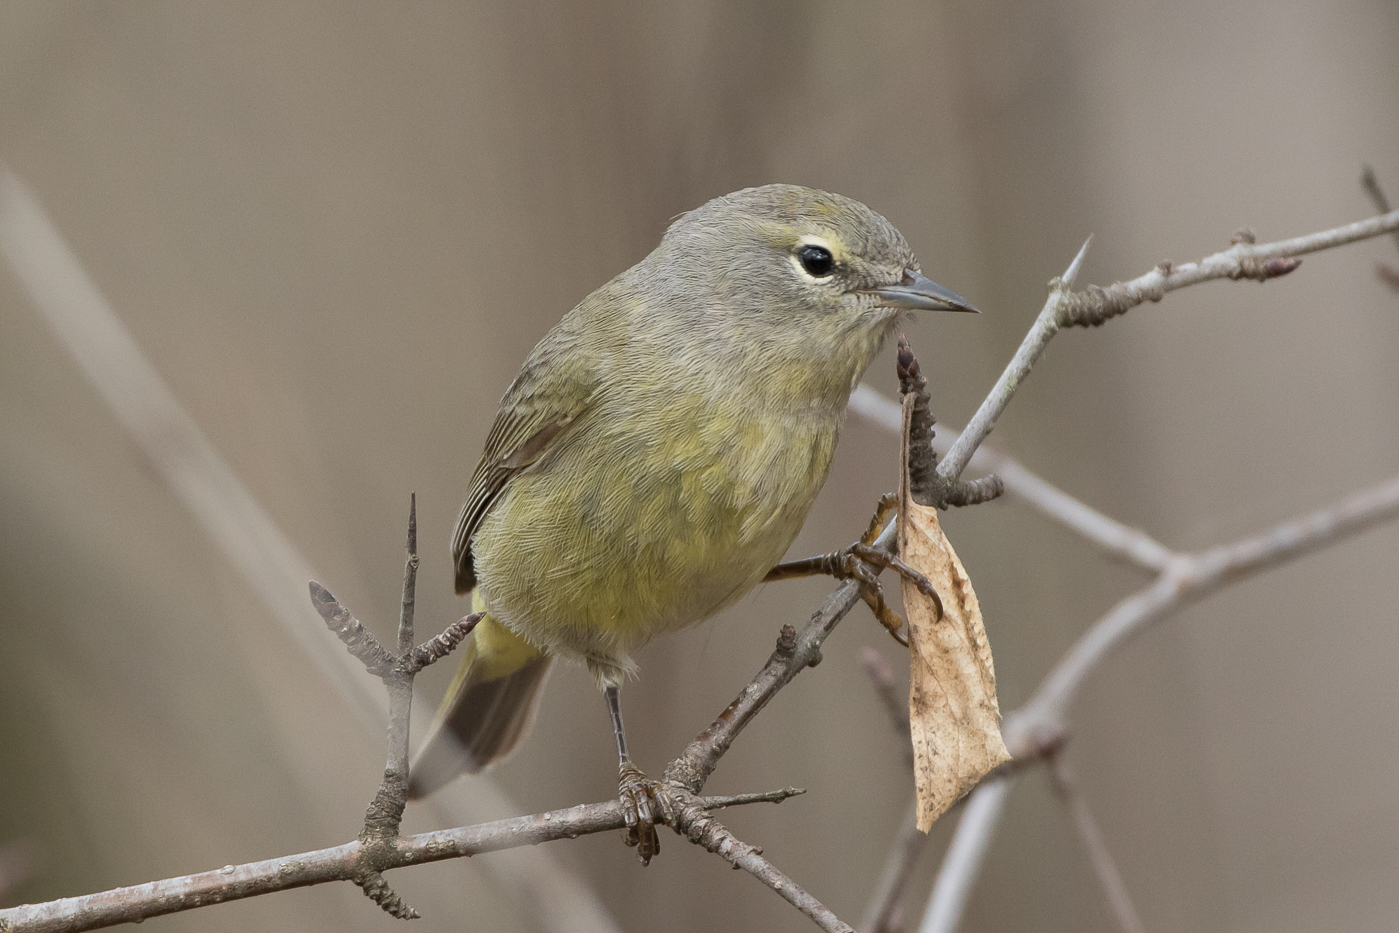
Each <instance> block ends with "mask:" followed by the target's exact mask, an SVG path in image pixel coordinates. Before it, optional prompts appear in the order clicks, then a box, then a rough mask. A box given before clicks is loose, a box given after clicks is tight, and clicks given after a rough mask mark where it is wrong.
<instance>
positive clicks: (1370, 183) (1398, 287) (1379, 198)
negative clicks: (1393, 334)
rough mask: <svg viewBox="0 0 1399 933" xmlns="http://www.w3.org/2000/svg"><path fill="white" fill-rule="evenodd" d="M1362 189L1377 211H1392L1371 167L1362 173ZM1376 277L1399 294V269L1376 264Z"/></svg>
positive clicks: (1398, 236)
mask: <svg viewBox="0 0 1399 933" xmlns="http://www.w3.org/2000/svg"><path fill="white" fill-rule="evenodd" d="M1360 187H1362V188H1364V189H1365V193H1366V194H1368V195H1369V196H1370V200H1371V201H1374V202H1375V209H1376V210H1378V211H1379V212H1380V213H1381V214H1388V213H1389V211H1390V206H1389V198H1386V197H1385V196H1384V189H1383V188H1381V187H1380V180H1379V179H1378V178H1376V177H1375V170H1374V169H1373V168H1371V167H1370V166H1368V165H1367V166H1365V168H1364V170H1363V171H1362V172H1361V173H1360ZM1393 235H1394V245H1395V246H1399V230H1396V231H1394V234H1393ZM1375 275H1376V276H1377V277H1378V278H1379V280H1380V281H1381V282H1383V283H1384V284H1386V285H1388V286H1389V287H1390V288H1392V289H1394V290H1395V291H1396V292H1399V268H1396V267H1394V266H1391V265H1389V264H1388V263H1385V262H1377V263H1375Z"/></svg>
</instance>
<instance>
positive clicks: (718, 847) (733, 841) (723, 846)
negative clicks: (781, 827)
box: [671, 788, 855, 933]
mask: <svg viewBox="0 0 1399 933" xmlns="http://www.w3.org/2000/svg"><path fill="white" fill-rule="evenodd" d="M671 795H672V798H673V799H674V800H675V803H676V804H677V808H676V815H675V820H674V821H673V824H672V825H673V828H674V829H675V831H676V832H677V833H679V834H680V835H682V836H684V837H685V838H686V839H688V840H690V841H691V842H693V843H694V844H695V845H697V846H700V847H701V848H703V849H705V850H707V851H709V852H713V853H714V854H715V855H717V856H719V857H720V858H722V859H724V860H725V861H726V862H728V863H729V864H730V865H732V866H733V867H734V868H741V869H743V870H744V871H746V872H748V873H749V874H750V875H752V876H753V877H755V878H757V879H758V880H759V881H761V882H762V883H763V884H765V885H767V886H768V887H769V888H771V889H772V890H774V891H776V892H777V893H778V894H779V895H781V896H782V898H783V899H784V900H786V901H787V902H788V903H789V904H791V905H792V906H793V907H795V908H797V909H798V910H800V911H801V912H802V913H804V914H806V915H807V916H808V917H809V918H811V920H812V922H814V923H815V924H816V925H817V926H818V927H820V928H821V929H823V930H826V931H827V933H855V931H854V930H853V929H852V928H851V927H850V926H849V925H848V924H846V923H843V922H841V920H840V918H838V917H837V916H836V915H835V914H833V913H831V911H830V910H829V909H828V908H827V907H826V906H825V905H824V904H822V903H821V902H820V901H818V900H817V899H816V898H814V897H812V896H811V895H810V894H809V893H807V891H806V890H805V889H804V888H802V887H801V886H800V885H799V884H797V883H796V882H795V881H793V880H792V879H791V878H789V877H787V876H786V875H785V874H783V873H782V872H781V871H780V870H779V869H778V868H777V867H776V866H775V865H773V864H772V863H771V862H769V861H768V860H767V859H765V858H763V850H762V849H760V848H758V847H757V846H752V845H749V844H748V843H746V842H743V841H741V840H739V839H737V838H735V837H734V834H733V833H731V832H729V830H728V829H727V828H726V827H725V826H724V825H723V824H722V823H720V822H719V821H718V820H716V819H714V817H712V816H710V815H709V813H708V811H707V809H706V808H705V807H704V806H703V805H702V801H701V799H700V798H699V797H696V796H695V795H694V794H691V793H690V792H689V791H687V790H685V789H683V788H672V789H671Z"/></svg>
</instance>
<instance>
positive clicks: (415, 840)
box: [0, 788, 801, 933]
mask: <svg viewBox="0 0 1399 933" xmlns="http://www.w3.org/2000/svg"><path fill="white" fill-rule="evenodd" d="M796 793H801V791H799V790H798V789H796V788H787V789H786V790H781V791H774V792H772V793H769V794H747V795H743V796H739V797H703V798H698V802H699V806H700V807H702V808H703V809H705V810H718V809H722V808H724V807H729V806H736V805H738V804H745V803H753V802H756V801H758V800H763V801H772V802H774V803H776V802H781V801H782V800H785V799H786V798H787V797H790V796H794V794H796ZM625 825H626V824H625V821H624V820H623V818H622V808H621V804H620V803H618V802H617V801H616V800H608V801H605V802H602V803H592V804H584V805H582V806H577V807H569V808H568V809H565V810H551V811H549V812H547V813H536V814H534V815H533V816H517V817H514V818H511V819H508V820H496V821H494V822H490V823H482V824H479V825H476V826H462V827H459V828H457V829H442V830H437V831H436V832H431V833H421V834H419V835H416V836H406V837H402V838H400V839H399V840H398V841H397V843H396V844H395V845H394V846H392V847H391V848H390V849H389V850H388V851H387V852H386V853H385V859H386V863H385V864H384V867H383V869H382V870H384V871H387V870H388V869H390V868H406V867H408V866H410V865H421V864H424V863H427V862H438V861H442V860H444V859H453V858H463V857H466V856H470V855H479V854H481V853H483V852H495V851H499V850H501V849H508V848H516V847H519V846H531V845H537V844H539V843H541V842H549V841H551V840H555V839H575V838H577V837H578V836H583V835H588V834H590V833H600V832H607V831H608V830H616V829H621V828H622V827H623V826H625ZM364 847H365V843H364V842H362V841H359V840H356V841H355V842H349V843H346V844H345V845H341V846H335V847H334V848H330V849H318V850H316V851H314V852H302V853H300V854H297V855H288V856H284V857H282V858H274V859H267V860H265V861H261V862H249V863H247V864H244V865H228V866H225V867H224V868H220V869H217V870H215V871H206V872H201V873H199V874H195V875H185V876H183V877H179V878H167V879H165V880H163V881H152V882H149V883H147V884H140V885H134V886H132V887H127V888H115V889H113V890H111V891H103V892H101V893H99V894H88V895H84V896H83V897H68V898H63V899H62V900H57V901H49V902H47V903H44V904H24V905H21V906H19V907H11V908H8V909H5V910H0V930H3V931H5V933H77V931H81V930H95V929H99V928H101V927H107V926H112V925H114V924H118V923H139V922H140V921H142V920H145V919H146V918H148V917H158V916H161V915H163V914H170V913H176V912H179V911H183V910H190V909H193V908H195V907H205V906H209V905H211V904H221V903H223V902H225V901H232V900H240V899H242V898H246V897H256V896H258V895H261V894H271V893H272V892H274V891H286V890H290V889H292V888H301V887H306V886H308V885H313V884H325V883H326V882H329V881H351V880H354V878H355V874H356V872H358V871H359V862H360V857H361V853H362V851H363V849H364Z"/></svg>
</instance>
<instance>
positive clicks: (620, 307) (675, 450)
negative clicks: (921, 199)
mask: <svg viewBox="0 0 1399 933" xmlns="http://www.w3.org/2000/svg"><path fill="white" fill-rule="evenodd" d="M917 272H918V264H917V261H916V260H915V259H914V257H913V254H912V252H911V251H910V250H909V248H908V244H907V243H906V242H905V241H904V238H903V236H902V235H901V234H900V233H899V232H898V230H896V229H895V228H894V227H893V225H892V224H890V223H889V222H888V221H887V220H885V219H884V218H883V217H881V216H880V215H878V214H876V213H875V212H874V211H872V210H870V209H869V208H867V207H865V206H864V205H863V204H860V203H859V202H856V201H852V200H849V199H848V198H843V197H840V196H838V195H833V194H827V193H825V192H822V191H815V190H812V189H809V188H800V187H795V186H790V185H769V186H766V187H762V188H751V189H748V190H745V191H739V192H736V193H734V194H731V195H727V196H725V197H722V198H717V199H715V200H713V201H710V202H709V203H707V204H705V205H703V206H702V207H699V208H697V209H695V210H693V211H690V212H689V213H687V214H684V215H682V216H681V217H679V218H678V219H677V220H676V221H675V222H674V223H672V224H671V226H670V228H669V230H668V231H667V232H666V234H665V236H664V238H663V239H662V240H661V243H660V245H659V246H658V247H657V248H656V250H655V251H654V252H652V253H651V254H650V255H649V256H647V257H646V258H645V259H643V260H642V261H641V262H640V263H638V264H637V265H636V266H634V267H632V268H631V269H629V270H627V271H626V272H623V273H622V274H621V275H619V276H617V277H616V278H615V279H613V280H612V281H611V282H608V283H607V284H606V285H604V286H603V287H601V288H599V289H598V290H597V291H595V292H593V293H592V294H591V295H589V296H588V297H587V298H585V299H584V300H583V301H582V303H581V304H579V305H578V306H577V307H576V308H574V309H573V310H572V311H570V312H569V313H568V314H567V315H566V316H565V317H564V318H563V320H562V321H560V322H559V324H558V325H557V326H555V327H554V329H553V330H551V331H550V332H549V333H548V334H547V335H546V336H545V337H544V339H543V340H541V341H540V342H539V345H538V346H536V347H535V348H534V351H533V352H532V353H531V354H530V355H529V358H528V359H527V360H526V361H525V363H524V366H523V367H522V369H521V371H520V374H519V376H518V377H517V378H516V379H515V381H514V383H513V384H512V385H511V386H510V388H509V390H508V391H507V392H506V393H505V397H504V398H503V399H502V401H501V405H500V411H499V413H498V414H497V416H496V420H495V424H494V426H493V427H492V429H491V432H490V435H489V437H488V438H487V440H486V448H485V452H484V453H483V454H482V456H481V460H480V462H479V463H478V464H477V467H476V472H475V474H474V476H473V479H472V482H471V487H470V492H469V498H468V501H467V503H466V505H465V507H464V508H463V510H462V514H461V518H460V521H459V524H458V527H457V531H456V535H455V537H454V539H453V542H452V550H453V555H454V557H455V559H456V568H457V589H458V592H466V591H468V590H474V603H475V608H477V609H484V610H485V611H487V612H488V617H487V618H486V619H485V620H484V621H483V622H482V623H481V624H480V625H479V626H478V628H477V630H476V633H475V635H474V636H473V639H474V643H473V644H472V645H471V646H469V650H468V652H467V654H466V656H465V659H464V660H463V662H462V670H461V672H460V673H459V674H458V677H457V679H456V681H455V682H454V684H453V686H452V689H451V690H450V691H449V693H448V696H447V698H446V700H445V701H444V704H443V707H442V709H441V711H440V712H439V715H438V723H437V728H436V729H435V730H434V734H433V736H432V737H431V738H430V739H429V741H428V744H427V746H426V747H425V750H424V752H423V753H422V754H421V755H420V756H419V759H418V761H417V762H416V763H415V764H414V766H413V783H414V790H415V792H416V793H419V794H421V793H427V792H429V791H431V790H432V789H434V788H435V787H437V786H439V785H440V784H442V783H445V782H446V781H447V780H450V779H451V778H452V777H454V776H455V775H456V774H457V773H460V772H461V771H477V770H480V769H481V768H483V767H484V766H485V765H487V764H489V763H490V762H491V761H492V760H494V759H496V758H499V757H501V756H502V755H504V754H505V753H507V752H508V751H509V750H510V748H511V747H512V746H513V745H514V744H515V742H516V741H517V740H518V739H519V737H520V735H521V734H522V732H523V731H524V729H525V727H526V726H527V725H528V720H529V718H530V716H531V715H532V712H533V708H534V705H535V703H536V702H537V699H538V696H539V687H540V684H541V683H542V681H543V678H544V674H545V672H546V671H547V668H548V665H549V659H550V658H551V657H554V656H562V657H566V658H574V659H578V660H582V661H583V662H585V663H586V664H587V666H588V668H589V670H590V671H591V672H592V674H593V676H594V677H595V678H596V680H597V682H598V684H599V686H600V687H603V686H617V685H620V684H621V682H622V681H623V680H624V679H625V677H626V675H627V674H628V673H629V672H631V671H632V670H633V669H634V664H633V662H632V657H631V656H632V652H634V651H635V650H637V649H638V648H640V647H641V646H642V645H644V644H645V643H646V642H647V641H649V640H650V639H651V638H652V637H654V636H655V635H659V634H662V633H664V632H669V631H673V630H675V629H678V628H682V627H684V626H687V625H690V624H692V623H694V622H698V621H699V620H701V619H704V618H706V617H708V616H710V615H712V614H713V613H715V612H717V611H718V610H719V609H722V608H723V607H725V606H728V605H730V604H731V603H733V602H734V601H736V600H737V599H739V598H740V597H742V596H743V595H744V594H746V593H747V592H748V591H749V590H751V589H752V588H753V587H754V586H755V585H756V584H757V583H758V582H759V581H761V580H762V579H763V576H764V575H765V574H766V573H767V572H768V570H770V569H771V568H772V567H773V565H774V564H776V563H777V562H778V560H780V559H781V557H782V555H783V553H784V552H785V551H786V550H787V548H788V546H789V545H790V544H791V543H792V540H793V539H794V538H795V537H796V535H797V532H798V530H799V529H800V528H801V525H802V522H803V521H804V520H805V518H806V514H807V511H808V510H809V509H810V507H811V504H812V501H813V500H814V499H815V498H816V494H817V492H818V491H819V490H820V489H821V485H822V484H823V483H824V482H825V480H826V474H827V472H828V471H829V469H830V465H831V458H832V454H833V453H834V450H835V446H836V440H837V438H838V436H839V434H840V429H841V425H842V423H843V422H844V420H845V412H846V404H847V401H848V399H849V396H850V391H851V389H852V388H853V387H854V386H855V384H856V382H857V381H858V380H859V378H860V376H861V375H862V374H863V373H864V371H865V369H866V367H867V366H869V364H870V362H871V361H872V360H873V359H874V357H875V355H876V354H877V353H878V352H879V349H880V346H881V345H882V344H883V342H884V340H885V339H886V338H887V337H888V336H889V334H890V333H891V331H892V330H893V328H894V325H895V323H896V321H897V319H898V318H899V317H900V316H901V315H902V314H903V313H904V312H905V311H906V310H908V309H910V308H915V307H947V308H955V307H961V306H965V302H962V301H961V299H958V298H957V297H956V296H955V295H953V294H952V293H950V292H946V291H944V290H940V289H939V288H938V287H937V286H935V285H933V284H932V283H931V282H928V281H927V280H926V279H923V278H922V276H921V275H918V274H917ZM923 286H927V287H923ZM930 289H931V290H930ZM959 303H960V305H959Z"/></svg>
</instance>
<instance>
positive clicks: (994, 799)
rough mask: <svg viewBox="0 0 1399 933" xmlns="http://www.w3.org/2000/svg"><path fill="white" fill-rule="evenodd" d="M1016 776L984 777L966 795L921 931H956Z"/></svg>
mask: <svg viewBox="0 0 1399 933" xmlns="http://www.w3.org/2000/svg"><path fill="white" fill-rule="evenodd" d="M1014 780H1015V779H1014V778H1013V777H1010V778H992V779H988V780H986V781H983V782H982V783H981V784H980V786H978V787H977V789H976V790H974V791H972V792H971V795H970V796H969V797H968V798H967V804H966V808H965V809H964V810H963V811H962V818H961V819H960V820H958V821H957V829H956V831H955V832H954V833H953V834H952V842H951V844H950V845H948V847H947V854H946V855H945V856H943V859H942V865H941V867H939V868H938V877H937V880H936V881H935V882H933V893H932V894H931V895H930V896H929V898H928V909H927V911H926V912H925V913H924V915H923V925H922V926H921V927H919V928H918V929H919V933H953V931H954V930H956V929H957V924H958V923H959V922H960V921H961V919H962V911H963V909H964V908H965V907H966V905H967V899H968V898H969V897H971V891H972V888H973V887H974V886H975V884H976V879H977V876H978V875H980V874H981V863H982V860H983V859H984V858H985V857H986V850H987V849H988V848H990V846H991V837H992V836H994V835H995V834H996V824H997V823H999V822H1000V819H1001V812H1002V811H1003V810H1004V809H1005V803H1006V798H1007V797H1009V796H1010V788H1011V783H1012V782H1013V781H1014Z"/></svg>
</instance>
